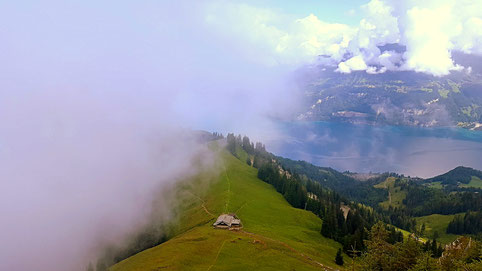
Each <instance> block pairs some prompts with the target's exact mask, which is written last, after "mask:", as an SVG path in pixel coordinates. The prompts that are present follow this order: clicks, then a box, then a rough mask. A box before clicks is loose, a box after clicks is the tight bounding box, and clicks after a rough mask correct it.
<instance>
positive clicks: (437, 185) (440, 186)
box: [428, 182, 444, 189]
mask: <svg viewBox="0 0 482 271" xmlns="http://www.w3.org/2000/svg"><path fill="white" fill-rule="evenodd" d="M428 187H430V188H434V189H443V188H444V186H443V184H442V182H431V183H430V184H428Z"/></svg>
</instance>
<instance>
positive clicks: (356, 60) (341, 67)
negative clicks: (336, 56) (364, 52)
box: [337, 55, 368, 73]
mask: <svg viewBox="0 0 482 271" xmlns="http://www.w3.org/2000/svg"><path fill="white" fill-rule="evenodd" d="M367 68H368V66H367V64H366V63H365V61H364V60H363V57H362V56H361V55H358V56H354V57H352V58H350V59H348V60H347V61H344V62H340V64H338V69H337V71H339V72H342V73H350V72H351V71H363V70H366V69H367Z"/></svg>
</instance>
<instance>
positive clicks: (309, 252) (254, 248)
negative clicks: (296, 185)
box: [110, 150, 340, 271]
mask: <svg viewBox="0 0 482 271" xmlns="http://www.w3.org/2000/svg"><path fill="white" fill-rule="evenodd" d="M220 157H221V159H220V160H221V161H220V167H221V174H220V175H219V176H215V177H212V176H211V175H209V174H206V176H198V178H196V179H195V180H193V181H192V182H189V183H186V184H185V185H183V186H182V187H180V188H179V191H178V194H179V196H180V198H183V199H184V200H183V201H182V203H181V207H180V209H179V211H180V212H181V216H180V217H181V218H180V219H179V221H177V222H176V223H175V227H176V229H175V232H177V233H178V234H177V235H176V236H175V237H173V238H171V239H170V240H169V241H167V242H165V243H163V244H161V245H159V246H157V247H154V248H151V249H148V250H146V251H143V252H141V253H139V254H137V255H134V256H132V257H130V258H128V259H126V260H124V261H122V262H120V263H118V264H116V265H114V266H113V267H111V268H110V270H112V271H124V270H161V269H162V270H226V269H229V270H247V269H255V270H294V269H296V270H313V269H320V270H333V269H338V267H337V266H336V265H335V264H334V261H333V260H334V258H335V254H336V251H337V249H338V248H339V247H340V244H338V243H336V242H335V241H333V240H330V239H326V238H324V237H323V236H321V234H320V233H319V232H320V228H321V220H320V219H319V218H318V217H317V216H315V215H314V214H312V213H311V212H308V211H304V210H300V209H295V208H293V207H291V206H290V205H289V204H288V203H287V202H286V200H285V199H284V198H283V197H282V195H280V194H279V193H277V192H276V191H275V190H274V188H273V187H272V186H271V185H269V184H267V183H264V182H262V181H261V180H259V179H258V178H257V170H256V169H254V168H252V167H250V166H248V165H246V163H245V162H243V161H240V160H238V159H236V158H235V157H234V156H232V155H231V154H229V153H228V152H226V151H224V150H221V151H220ZM206 184H209V186H208V188H207V189H203V187H204V186H206ZM200 191H205V192H200ZM181 195H182V196H181ZM186 195H187V196H186ZM230 212H234V213H236V214H237V215H238V217H239V218H240V219H241V220H242V223H243V226H244V227H243V229H242V230H241V231H238V232H236V231H228V230H219V229H213V228H212V226H211V224H212V223H213V222H214V219H215V218H216V217H217V216H218V215H219V214H221V213H230Z"/></svg>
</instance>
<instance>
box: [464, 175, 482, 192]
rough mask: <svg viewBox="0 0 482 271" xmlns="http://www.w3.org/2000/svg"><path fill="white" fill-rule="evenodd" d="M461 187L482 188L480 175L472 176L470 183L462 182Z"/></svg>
mask: <svg viewBox="0 0 482 271" xmlns="http://www.w3.org/2000/svg"><path fill="white" fill-rule="evenodd" d="M459 186H460V187H463V188H479V189H482V180H481V179H479V178H478V177H475V176H472V179H471V180H470V182H469V183H468V184H460V185H459Z"/></svg>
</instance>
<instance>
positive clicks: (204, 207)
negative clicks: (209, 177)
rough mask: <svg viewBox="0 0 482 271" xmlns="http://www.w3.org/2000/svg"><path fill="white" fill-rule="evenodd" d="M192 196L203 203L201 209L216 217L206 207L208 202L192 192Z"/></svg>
mask: <svg viewBox="0 0 482 271" xmlns="http://www.w3.org/2000/svg"><path fill="white" fill-rule="evenodd" d="M188 192H189V193H190V194H191V195H193V196H195V197H196V198H198V199H199V200H200V201H201V207H202V208H203V209H204V211H205V212H206V213H207V214H208V215H210V216H213V217H216V216H215V215H214V214H213V213H211V212H210V211H209V210H208V209H207V208H206V206H205V205H204V204H205V203H206V202H205V201H204V200H203V199H202V198H201V197H199V196H198V195H196V194H194V193H193V192H191V191H188Z"/></svg>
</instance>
